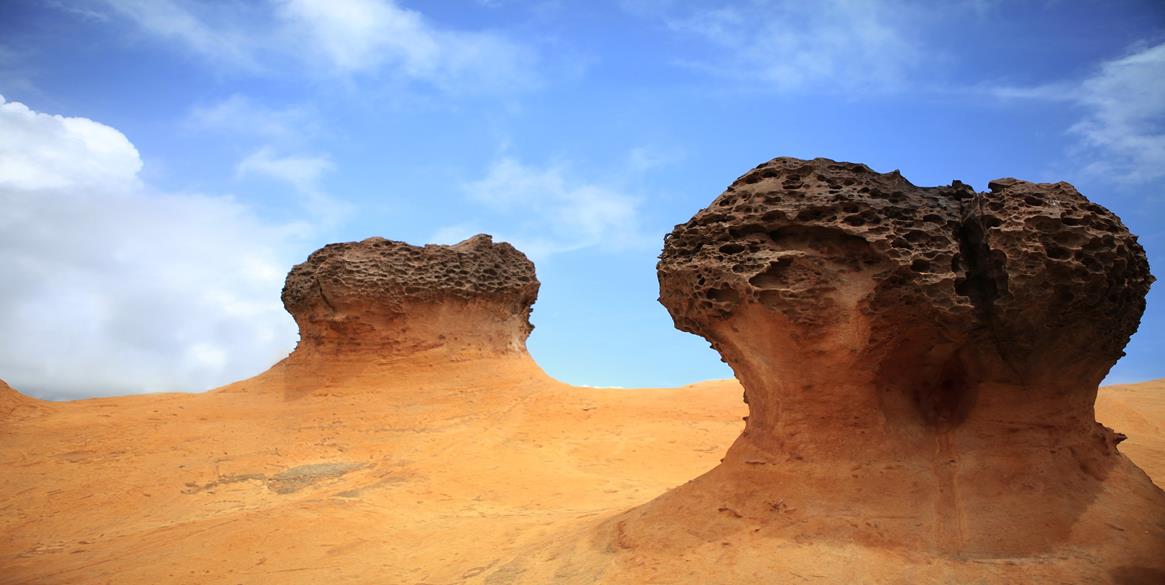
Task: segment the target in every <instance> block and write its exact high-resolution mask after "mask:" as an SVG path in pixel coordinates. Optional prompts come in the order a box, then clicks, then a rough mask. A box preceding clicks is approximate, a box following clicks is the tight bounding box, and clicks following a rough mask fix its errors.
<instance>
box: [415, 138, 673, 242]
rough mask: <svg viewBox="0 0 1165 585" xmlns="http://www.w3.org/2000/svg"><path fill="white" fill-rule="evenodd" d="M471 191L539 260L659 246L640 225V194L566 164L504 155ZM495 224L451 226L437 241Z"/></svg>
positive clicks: (514, 239)
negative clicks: (580, 174)
mask: <svg viewBox="0 0 1165 585" xmlns="http://www.w3.org/2000/svg"><path fill="white" fill-rule="evenodd" d="M465 192H466V194H467V195H468V196H469V199H470V201H472V202H474V203H476V204H478V205H480V206H481V208H482V210H483V211H484V212H486V213H487V214H488V215H490V216H492V217H493V218H496V219H499V220H501V223H504V224H506V225H510V226H515V227H513V228H512V231H510V232H501V233H495V235H497V236H498V237H499V239H503V240H506V241H509V242H512V243H514V245H516V246H518V247H519V248H520V249H522V251H524V252H526V253H527V254H529V255H530V256H531V257H534V258H545V257H547V256H550V255H552V254H556V253H561V252H568V251H571V250H578V249H583V248H590V247H602V248H608V249H622V248H627V247H636V246H642V245H655V241H654V239H653V238H648V237H647V236H645V235H644V234H643V231H642V229H641V227H640V222H639V200H638V199H637V198H635V197H632V196H630V195H628V194H626V193H623V192H622V191H621V190H619V189H617V188H615V187H612V186H609V185H603V184H598V183H592V182H585V181H578V180H574V179H573V178H572V177H571V176H570V175H569V173H568V171H567V169H566V168H565V167H564V166H562V165H556V166H550V167H545V168H539V167H534V166H529V165H526V164H523V163H522V162H520V161H518V160H515V159H513V158H508V157H504V158H500V159H498V160H496V161H494V162H493V163H492V164H491V165H490V167H489V168H488V169H487V171H486V173H485V176H484V177H482V178H481V179H478V180H476V181H472V182H470V183H467V184H466V185H465ZM490 225H492V222H489V221H474V222H469V223H465V224H459V225H454V226H448V227H446V228H442V229H441V230H439V231H438V232H437V233H436V234H435V235H434V237H433V239H434V241H439V242H452V241H456V240H458V239H459V238H464V237H465V236H467V235H471V234H473V233H478V232H481V231H487V232H489V231H490V229H489V226H490ZM478 226H482V227H485V228H486V229H479V227H478Z"/></svg>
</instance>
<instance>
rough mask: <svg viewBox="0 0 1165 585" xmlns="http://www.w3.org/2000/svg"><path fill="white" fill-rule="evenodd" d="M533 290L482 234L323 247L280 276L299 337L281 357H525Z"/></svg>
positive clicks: (528, 273)
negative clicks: (455, 239)
mask: <svg viewBox="0 0 1165 585" xmlns="http://www.w3.org/2000/svg"><path fill="white" fill-rule="evenodd" d="M538 286H539V283H538V279H537V278H536V276H535V274H534V264H533V263H532V262H530V260H529V259H527V258H526V256H525V255H524V254H522V253H521V252H519V251H518V250H517V249H515V248H514V247H513V246H511V245H509V244H507V243H497V244H495V243H494V242H493V239H492V238H491V237H490V236H488V235H484V234H482V235H477V236H474V237H472V238H469V239H467V240H465V241H463V242H461V243H459V244H455V245H451V246H445V245H434V244H430V245H425V246H412V245H409V244H406V243H404V242H396V241H392V240H386V239H384V238H369V239H366V240H363V241H361V242H350V243H340V244H329V245H327V246H324V247H323V248H321V249H320V250H317V251H316V252H314V253H312V254H311V255H310V256H309V257H308V259H307V261H306V262H304V263H302V264H299V265H296V266H295V267H294V268H292V270H291V272H290V273H289V274H288V275H287V281H286V284H285V285H284V287H283V305H284V307H286V309H287V311H288V312H289V313H291V315H292V317H294V318H295V322H296V324H298V325H299V334H300V341H299V345H298V346H297V347H296V349H295V352H293V353H292V355H291V356H290V358H289V360H290V361H292V362H295V361H304V360H313V359H329V358H338V357H342V358H360V357H375V358H377V359H392V358H400V357H408V356H414V355H418V354H431V353H432V352H434V351H435V352H437V353H439V354H440V356H441V357H442V359H445V358H453V359H461V358H464V359H468V358H473V357H479V356H483V357H484V356H506V355H520V356H526V355H527V354H526V338H527V336H529V334H530V331H531V330H532V329H533V326H532V325H531V324H530V320H529V317H530V311H531V307H532V306H533V304H534V301H535V300H536V299H537V297H538Z"/></svg>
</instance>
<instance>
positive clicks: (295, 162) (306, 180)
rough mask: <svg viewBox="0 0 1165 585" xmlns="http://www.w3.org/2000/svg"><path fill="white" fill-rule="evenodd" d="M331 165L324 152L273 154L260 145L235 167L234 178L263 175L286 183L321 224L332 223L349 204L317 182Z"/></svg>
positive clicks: (346, 210) (349, 206)
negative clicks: (315, 153) (329, 193)
mask: <svg viewBox="0 0 1165 585" xmlns="http://www.w3.org/2000/svg"><path fill="white" fill-rule="evenodd" d="M333 168H335V166H334V165H333V164H332V160H331V158H329V157H328V156H325V155H302V154H300V155H294V154H277V153H276V152H275V150H274V149H273V148H272V147H270V146H264V147H262V148H260V149H258V150H256V151H255V152H252V153H251V154H249V155H247V156H246V157H245V158H244V159H243V160H241V161H239V163H238V165H236V166H235V175H236V176H238V177H264V178H268V179H273V180H276V181H279V182H281V183H285V184H287V185H290V186H291V187H292V188H294V189H295V191H296V193H297V194H298V195H299V196H300V197H301V198H302V200H303V206H304V207H305V208H306V209H307V210H308V211H310V212H311V213H312V215H314V216H316V217H317V218H319V219H320V221H321V222H322V223H323V224H325V225H335V224H337V223H339V222H340V221H341V220H343V219H344V218H345V217H347V216H348V215H349V214H350V213H351V211H352V207H351V205H350V204H348V203H346V202H344V201H340V200H338V199H335V198H333V197H332V196H330V195H328V193H327V192H326V191H324V189H323V187H322V186H321V184H320V182H321V180H322V179H323V176H324V175H325V174H326V173H328V172H329V171H331V170H332V169H333Z"/></svg>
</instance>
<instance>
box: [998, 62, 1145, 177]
mask: <svg viewBox="0 0 1165 585" xmlns="http://www.w3.org/2000/svg"><path fill="white" fill-rule="evenodd" d="M988 91H989V92H990V93H991V94H993V95H995V96H996V97H999V98H1003V99H1035V100H1048V101H1060V102H1068V103H1072V104H1074V105H1076V106H1077V107H1078V108H1079V110H1080V111H1081V113H1082V116H1081V117H1080V119H1079V120H1078V121H1076V122H1075V123H1074V124H1072V126H1071V127H1070V128H1068V129H1067V132H1068V133H1069V134H1070V135H1072V136H1075V137H1076V139H1077V142H1076V145H1075V148H1074V151H1075V152H1074V155H1075V156H1077V157H1079V158H1080V159H1082V160H1085V161H1086V162H1085V170H1087V171H1089V172H1092V173H1096V174H1105V175H1109V176H1111V177H1112V178H1114V179H1116V180H1122V181H1125V182H1130V183H1142V182H1145V181H1150V180H1154V179H1159V178H1161V177H1165V43H1161V44H1158V45H1153V46H1147V47H1139V48H1137V49H1135V50H1133V51H1131V52H1130V53H1129V54H1127V55H1125V56H1122V57H1120V58H1117V59H1112V60H1109V61H1105V62H1103V63H1101V64H1100V65H1099V66H1098V67H1097V68H1096V69H1095V70H1094V72H1093V73H1092V75H1090V76H1088V77H1087V78H1085V79H1083V80H1076V81H1061V82H1057V83H1053V84H1048V85H1041V86H1032V87H1022V86H1018V87H1016V86H1001V87H994V88H990V89H989V90H988Z"/></svg>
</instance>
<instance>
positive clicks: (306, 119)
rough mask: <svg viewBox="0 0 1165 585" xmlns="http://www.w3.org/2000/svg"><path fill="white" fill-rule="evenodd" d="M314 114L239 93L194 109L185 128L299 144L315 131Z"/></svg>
mask: <svg viewBox="0 0 1165 585" xmlns="http://www.w3.org/2000/svg"><path fill="white" fill-rule="evenodd" d="M316 117H317V116H316V114H315V113H314V112H313V110H312V108H310V107H306V106H289V107H282V108H272V107H269V106H266V105H264V104H262V103H260V102H258V101H255V100H254V99H251V98H249V97H247V96H245V95H242V94H233V95H230V96H228V97H227V98H225V99H222V100H220V101H217V102H214V103H210V104H203V105H199V106H195V107H194V109H193V110H191V112H190V114H189V115H188V116H187V117H186V121H185V125H186V127H188V128H190V129H195V130H199V131H215V132H224V133H230V134H237V135H247V136H255V137H258V138H262V139H265V140H273V141H279V142H280V143H282V144H286V143H288V142H300V141H302V140H303V139H304V138H305V137H306V135H311V134H315V133H316V131H317V123H316Z"/></svg>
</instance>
